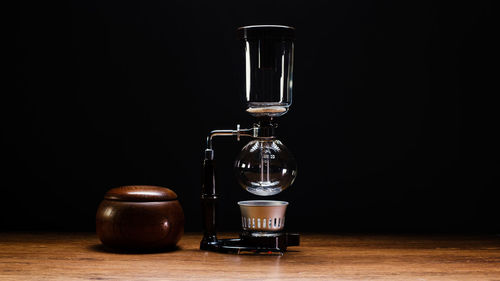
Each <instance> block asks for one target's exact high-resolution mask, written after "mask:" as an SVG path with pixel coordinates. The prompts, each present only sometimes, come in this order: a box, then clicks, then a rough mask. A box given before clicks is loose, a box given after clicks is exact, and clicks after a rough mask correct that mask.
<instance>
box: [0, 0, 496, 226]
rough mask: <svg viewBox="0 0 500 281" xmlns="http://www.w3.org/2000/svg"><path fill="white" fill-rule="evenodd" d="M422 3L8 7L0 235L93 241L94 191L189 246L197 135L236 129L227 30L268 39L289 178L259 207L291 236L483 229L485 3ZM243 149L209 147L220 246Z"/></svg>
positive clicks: (487, 190)
mask: <svg viewBox="0 0 500 281" xmlns="http://www.w3.org/2000/svg"><path fill="white" fill-rule="evenodd" d="M436 2H437V1H436ZM436 2H427V1H417V2H415V3H409V2H407V1H225V2H224V1H135V2H123V1H77V0H73V1H67V2H59V3H58V2H52V1H48V2H47V1H42V2H40V1H18V2H16V4H17V6H16V7H15V8H14V9H12V16H13V17H14V20H13V21H12V23H13V25H12V26H13V28H12V29H13V30H14V35H15V38H14V39H13V41H12V42H15V47H14V51H13V53H8V54H7V56H8V57H9V58H12V59H13V60H14V64H13V65H12V67H11V68H10V69H9V70H10V71H9V72H10V73H11V74H13V75H14V77H13V78H12V79H9V82H8V83H7V84H4V87H5V89H4V91H3V92H4V93H3V94H2V103H1V105H2V119H1V120H2V121H1V132H2V135H1V153H2V156H1V161H2V162H3V165H2V166H3V168H2V172H1V174H0V175H1V192H2V193H1V198H2V203H1V204H0V220H1V223H0V229H3V230H60V231H61V230H69V231H70V230H75V231H76V230H78V231H80V230H86V231H93V230H94V227H95V225H94V223H95V221H94V219H95V211H96V208H97V206H98V203H99V202H100V200H101V199H102V196H103V194H104V193H105V192H106V191H107V190H108V189H110V188H112V187H116V186H120V185H128V184H152V185H162V186H166V187H170V188H172V189H173V190H175V191H176V192H177V194H178V195H179V198H180V201H181V204H182V205H183V208H184V211H185V215H186V223H187V225H186V230H187V231H199V230H200V229H201V227H200V220H201V218H200V208H199V191H200V178H201V160H202V151H203V145H204V140H205V136H206V134H207V133H208V132H209V131H210V130H212V129H233V128H235V126H236V124H237V123H241V124H242V125H243V126H247V125H250V124H251V123H252V122H253V120H252V119H251V117H250V116H249V115H247V114H246V113H245V112H244V104H243V102H242V95H243V85H244V83H243V78H244V77H243V75H244V72H243V52H242V49H241V45H240V44H239V42H238V41H237V39H236V36H235V30H236V28H237V27H239V26H243V25H249V24H285V25H291V26H295V27H296V30H297V32H296V37H297V39H296V45H295V77H294V78H295V79H294V97H293V98H294V104H293V105H292V107H291V110H290V112H289V113H288V114H286V115H285V116H283V117H282V118H280V120H279V123H280V128H279V135H280V139H282V140H283V142H284V143H285V144H286V145H287V146H288V148H289V149H290V150H291V151H292V152H293V153H294V155H295V158H296V159H297V161H298V166H299V173H298V177H297V180H296V182H295V184H294V185H293V186H292V187H291V188H289V189H288V190H286V191H284V192H283V193H281V194H279V195H278V196H276V197H275V198H279V199H284V200H288V201H290V202H291V204H290V207H289V209H288V213H287V224H288V226H289V227H290V228H291V229H292V230H298V231H302V232H304V231H335V232H345V231H347V232H349V231H366V232H498V231H500V224H499V223H498V216H499V215H500V211H499V206H498V197H496V190H497V189H498V187H499V186H500V184H499V180H498V168H499V165H498V156H499V153H498V144H499V139H498V137H496V135H497V131H498V121H499V120H498V110H497V104H496V103H494V102H493V98H494V97H495V96H496V95H498V93H499V91H498V86H497V80H498V77H497V74H498V73H496V74H495V71H494V69H496V68H497V66H498V64H497V63H496V62H494V57H495V56H496V53H497V52H498V46H497V45H494V44H493V41H496V40H495V39H497V38H496V37H498V31H497V29H496V28H494V27H493V26H494V23H493V15H492V7H491V3H490V2H476V1H470V2H469V3H458V2H450V3H447V4H445V3H436ZM494 75H495V76H494ZM494 77H495V78H496V79H494ZM494 80H495V81H494ZM12 84H13V85H12ZM9 86H14V87H13V89H12V87H9ZM8 88H9V89H8ZM243 145H244V142H240V143H238V142H236V141H235V140H234V139H231V138H227V139H218V140H217V141H216V144H215V147H216V158H217V161H218V162H217V164H218V188H219V190H220V192H221V194H222V196H223V199H222V201H221V211H222V212H221V214H220V219H221V229H223V230H236V229H238V225H239V210H238V209H237V206H236V201H238V200H242V199H250V198H255V197H253V196H252V195H251V194H249V193H247V192H245V191H244V190H242V189H241V188H240V187H239V186H238V185H237V183H236V180H235V179H234V178H233V172H232V163H233V161H234V157H235V156H236V154H237V152H238V151H239V150H240V149H241V147H242V146H243Z"/></svg>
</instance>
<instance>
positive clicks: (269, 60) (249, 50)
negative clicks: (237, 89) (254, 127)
mask: <svg viewBox="0 0 500 281" xmlns="http://www.w3.org/2000/svg"><path fill="white" fill-rule="evenodd" d="M294 33H295V29H294V28H293V27H289V26H283V25H252V26H244V27H240V28H239V29H238V34H239V36H240V38H241V39H242V41H243V43H244V44H245V99H246V103H247V109H246V110H247V112H248V113H250V114H251V115H253V116H271V117H276V116H281V115H283V114H285V113H286V112H287V111H288V108H289V107H290V105H291V104H292V84H293V39H294Z"/></svg>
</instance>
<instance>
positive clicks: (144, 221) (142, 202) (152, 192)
mask: <svg viewBox="0 0 500 281" xmlns="http://www.w3.org/2000/svg"><path fill="white" fill-rule="evenodd" d="M96 231H97V236H99V239H100V240H101V242H102V243H103V244H104V245H106V246H109V247H112V248H118V249H127V250H161V249H166V248H173V247H174V246H175V245H176V244H177V242H178V241H179V240H180V239H181V237H182V235H183V234H184V212H183V211H182V207H181V205H180V203H179V201H178V200H177V194H175V192H173V191H172V190H170V189H168V188H165V187H159V186H144V185H142V186H139V185H134V186H122V187H117V188H113V189H111V190H109V191H108V192H107V193H106V194H105V195H104V200H103V201H102V202H101V204H100V205H99V208H98V209H97V215H96Z"/></svg>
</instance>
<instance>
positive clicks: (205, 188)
mask: <svg viewBox="0 0 500 281" xmlns="http://www.w3.org/2000/svg"><path fill="white" fill-rule="evenodd" d="M210 155H212V157H210ZM216 205H217V194H216V193H215V161H214V160H213V151H212V150H211V149H207V150H206V156H205V160H204V161H203V178H202V186H201V212H202V227H203V239H202V241H201V244H200V248H201V249H205V248H207V247H208V246H209V244H211V243H215V242H217V231H216V224H215V209H216Z"/></svg>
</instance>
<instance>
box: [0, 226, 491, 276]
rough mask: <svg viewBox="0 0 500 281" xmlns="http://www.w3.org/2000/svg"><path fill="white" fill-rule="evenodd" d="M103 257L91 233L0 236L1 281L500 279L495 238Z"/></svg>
mask: <svg viewBox="0 0 500 281" xmlns="http://www.w3.org/2000/svg"><path fill="white" fill-rule="evenodd" d="M200 237H201V236H200V235H199V234H186V235H184V237H183V238H182V240H181V242H180V243H179V246H180V249H179V250H177V251H173V252H167V253H152V254H130V253H129V254H126V253H111V252H106V251H105V250H104V249H103V247H102V246H100V244H99V240H98V239H97V237H96V236H95V234H93V233H83V234H65V233H42V234H27V233H0V280H263V279H266V280H277V279H284V280H297V279H303V280H500V237H499V236H383V235H374V236H373V235H372V236H370V235H319V234H303V235H302V237H301V238H302V241H301V243H302V244H301V246H299V247H293V248H290V250H292V251H290V252H287V253H286V254H285V255H284V256H276V255H273V256H269V255H230V254H219V253H212V252H204V251H200V250H199V249H198V243H199V240H200Z"/></svg>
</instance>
